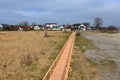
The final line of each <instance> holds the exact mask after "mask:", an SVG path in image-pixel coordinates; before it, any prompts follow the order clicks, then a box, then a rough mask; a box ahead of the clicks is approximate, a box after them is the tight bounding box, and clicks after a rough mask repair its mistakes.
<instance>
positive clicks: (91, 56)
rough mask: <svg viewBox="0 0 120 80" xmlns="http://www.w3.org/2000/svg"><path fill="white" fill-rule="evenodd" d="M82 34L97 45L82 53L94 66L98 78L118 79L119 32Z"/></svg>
mask: <svg viewBox="0 0 120 80" xmlns="http://www.w3.org/2000/svg"><path fill="white" fill-rule="evenodd" d="M84 36H85V37H86V38H88V39H90V40H92V41H93V43H94V44H95V45H96V46H97V47H98V49H95V50H88V51H86V53H85V54H84V55H85V57H86V58H87V59H88V61H89V62H90V63H91V64H93V65H95V66H96V68H97V70H98V76H99V77H100V79H99V80H120V76H119V75H120V38H119V37H120V34H106V33H97V34H94V33H89V34H86V35H84Z"/></svg>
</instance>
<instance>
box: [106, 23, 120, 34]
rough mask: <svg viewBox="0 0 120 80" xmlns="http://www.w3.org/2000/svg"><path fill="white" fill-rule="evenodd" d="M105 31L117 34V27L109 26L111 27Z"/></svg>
mask: <svg viewBox="0 0 120 80" xmlns="http://www.w3.org/2000/svg"><path fill="white" fill-rule="evenodd" d="M107 31H108V33H118V32H119V29H118V28H117V27H115V26H112V25H111V26H108V27H107Z"/></svg>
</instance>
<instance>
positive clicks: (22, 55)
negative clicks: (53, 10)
mask: <svg viewBox="0 0 120 80" xmlns="http://www.w3.org/2000/svg"><path fill="white" fill-rule="evenodd" d="M48 35H49V37H44V31H40V32H38V31H35V32H34V31H29V32H17V31H16V32H14V31H13V32H0V80H41V79H42V77H43V76H44V74H45V72H46V71H47V69H48V68H49V66H50V65H51V63H52V61H53V60H54V59H55V57H56V55H57V53H58V52H59V50H60V48H61V47H62V45H63V44H64V42H65V40H66V37H68V35H69V34H68V33H62V32H60V31H54V32H52V31H49V32H48Z"/></svg>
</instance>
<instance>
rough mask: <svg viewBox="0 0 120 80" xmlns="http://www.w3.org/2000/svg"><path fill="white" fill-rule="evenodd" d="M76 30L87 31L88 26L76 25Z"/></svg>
mask: <svg viewBox="0 0 120 80" xmlns="http://www.w3.org/2000/svg"><path fill="white" fill-rule="evenodd" d="M73 26H74V27H75V28H76V29H79V30H83V31H85V30H87V29H88V26H86V25H85V24H84V23H81V24H80V23H77V24H74V25H73Z"/></svg>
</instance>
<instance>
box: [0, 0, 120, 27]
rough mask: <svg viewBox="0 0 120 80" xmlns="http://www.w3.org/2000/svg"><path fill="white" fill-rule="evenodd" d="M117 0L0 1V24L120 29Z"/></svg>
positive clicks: (119, 3) (118, 0)
mask: <svg viewBox="0 0 120 80" xmlns="http://www.w3.org/2000/svg"><path fill="white" fill-rule="evenodd" d="M119 9H120V0H0V23H7V24H18V23H20V22H22V21H28V22H29V23H30V24H31V23H32V22H34V23H37V24H44V23H47V22H56V23H58V24H67V23H70V24H72V23H82V22H90V23H91V25H93V21H94V19H95V18H96V17H100V18H102V20H103V24H104V25H116V26H120V10H119Z"/></svg>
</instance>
